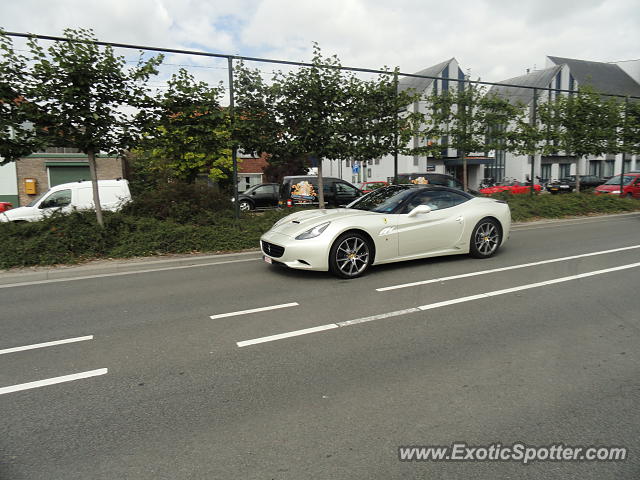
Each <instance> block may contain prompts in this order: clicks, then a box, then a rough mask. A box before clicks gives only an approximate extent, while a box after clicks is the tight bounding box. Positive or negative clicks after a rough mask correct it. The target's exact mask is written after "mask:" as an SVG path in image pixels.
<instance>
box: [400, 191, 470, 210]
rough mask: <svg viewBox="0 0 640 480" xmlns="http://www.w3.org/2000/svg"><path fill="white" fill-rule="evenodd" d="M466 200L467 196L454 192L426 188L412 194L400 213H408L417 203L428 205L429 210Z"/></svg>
mask: <svg viewBox="0 0 640 480" xmlns="http://www.w3.org/2000/svg"><path fill="white" fill-rule="evenodd" d="M467 200H468V198H467V197H465V196H464V195H460V194H458V193H454V192H448V191H433V190H426V191H422V192H418V193H417V194H416V195H414V196H413V197H412V198H411V199H410V200H409V202H408V203H407V205H406V206H405V207H404V209H403V211H402V213H409V212H410V211H411V210H413V209H414V208H416V207H417V206H418V205H428V206H429V207H431V210H442V209H443V208H450V207H455V206H456V205H460V204H461V203H464V202H466V201H467Z"/></svg>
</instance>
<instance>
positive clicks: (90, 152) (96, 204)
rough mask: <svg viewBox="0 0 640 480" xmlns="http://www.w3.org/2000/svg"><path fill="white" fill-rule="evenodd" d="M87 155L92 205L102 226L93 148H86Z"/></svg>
mask: <svg viewBox="0 0 640 480" xmlns="http://www.w3.org/2000/svg"><path fill="white" fill-rule="evenodd" d="M87 157H88V159H89V173H90V175H91V186H92V188H93V205H94V207H95V209H96V220H97V221H98V225H100V226H101V227H104V220H103V219H102V205H100V192H99V191H98V173H97V169H96V152H95V150H94V149H93V148H90V149H89V150H87Z"/></svg>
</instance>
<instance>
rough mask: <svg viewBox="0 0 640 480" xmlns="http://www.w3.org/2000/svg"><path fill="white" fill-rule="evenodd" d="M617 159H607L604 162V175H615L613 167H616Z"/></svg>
mask: <svg viewBox="0 0 640 480" xmlns="http://www.w3.org/2000/svg"><path fill="white" fill-rule="evenodd" d="M615 164H616V161H615V160H605V162H604V175H603V176H605V177H611V176H612V175H613V169H614V168H615Z"/></svg>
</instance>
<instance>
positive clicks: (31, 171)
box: [0, 148, 124, 207]
mask: <svg viewBox="0 0 640 480" xmlns="http://www.w3.org/2000/svg"><path fill="white" fill-rule="evenodd" d="M96 164H97V176H98V180H109V179H116V178H123V177H124V165H123V161H122V159H121V158H118V157H109V156H98V157H97V159H96ZM90 179H91V177H90V175H89V162H88V160H87V156H86V155H85V154H82V153H78V151H77V150H76V149H64V148H49V149H47V151H46V152H43V153H34V154H32V155H29V156H28V157H25V158H22V159H20V160H19V161H18V162H13V163H9V164H7V165H4V166H3V167H0V201H7V202H11V203H12V204H13V206H14V207H19V206H25V205H27V204H29V203H30V202H31V201H33V200H35V199H36V198H38V197H39V196H40V195H41V194H42V193H44V192H46V191H47V190H48V189H49V188H51V187H53V186H55V185H60V184H61V183H68V182H76V181H80V180H90Z"/></svg>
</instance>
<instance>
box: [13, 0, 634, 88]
mask: <svg viewBox="0 0 640 480" xmlns="http://www.w3.org/2000/svg"><path fill="white" fill-rule="evenodd" d="M639 12H640V10H638V8H637V3H636V1H635V0H560V1H559V0H521V1H520V2H515V1H513V0H458V1H457V2H445V1H442V0H438V1H435V0H396V1H395V2H389V1H388V0H385V1H382V0H324V1H322V2H315V1H313V2H312V1H302V0H232V1H228V0H225V1H221V0H215V1H211V0H182V1H178V0H137V1H130V0H110V1H109V2H105V1H104V0H100V1H97V0H82V1H81V0H59V1H57V2H41V1H38V0H22V1H20V2H2V3H0V18H1V19H3V20H1V21H0V22H2V23H0V26H2V27H4V28H5V29H7V30H10V31H20V32H33V33H41V34H50V35H60V34H61V32H62V30H63V28H65V27H88V28H93V29H94V30H95V32H96V34H97V35H98V37H99V38H100V39H101V40H105V41H114V42H121V43H133V44H141V45H154V46H163V47H170V48H186V49H188V48H192V49H193V48H198V49H206V50H208V51H212V52H217V53H232V54H241V55H250V56H267V57H271V58H278V59H285V60H293V61H309V60H310V58H311V43H312V41H318V42H319V43H320V45H321V47H322V49H323V53H324V54H327V55H330V54H337V55H338V56H339V57H340V59H341V61H342V63H343V64H344V65H350V66H359V67H368V68H379V67H382V66H383V65H388V66H390V67H393V66H396V65H398V66H400V68H401V70H402V71H405V72H414V71H417V70H419V69H422V68H424V67H428V66H431V65H434V64H436V63H439V62H441V61H443V60H445V59H448V58H450V57H456V58H457V59H458V61H459V62H460V64H461V65H462V67H463V68H465V69H466V68H469V69H471V73H472V76H473V77H474V78H475V77H478V76H480V77H482V79H483V80H487V81H499V80H504V79H506V78H509V77H514V76H517V75H521V74H523V73H524V71H525V69H526V68H532V67H533V66H534V64H535V65H536V66H537V67H538V68H540V67H543V66H544V63H545V56H546V55H558V56H566V57H573V58H582V59H588V60H599V61H613V60H623V59H630V58H637V57H638V50H637V46H638V45H640V29H639V28H638V25H639V24H640V13H639ZM181 62H184V63H196V64H199V65H208V66H210V65H211V61H209V60H204V59H195V60H194V59H184V60H182V61H181ZM261 68H263V69H265V70H271V69H273V66H271V65H263V66H262V67H261ZM210 73H211V72H210ZM209 76H211V77H217V76H219V75H209Z"/></svg>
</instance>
